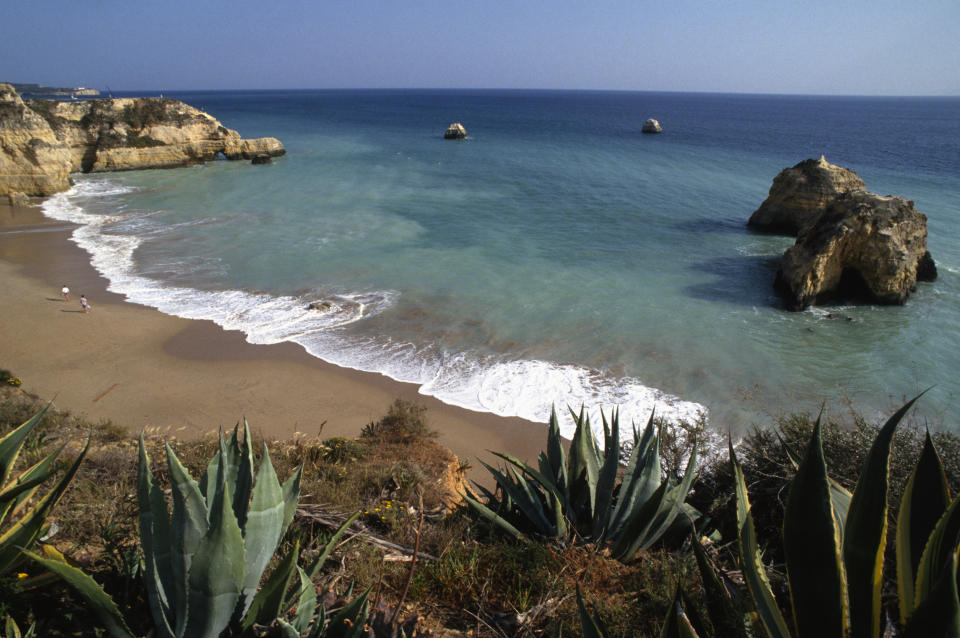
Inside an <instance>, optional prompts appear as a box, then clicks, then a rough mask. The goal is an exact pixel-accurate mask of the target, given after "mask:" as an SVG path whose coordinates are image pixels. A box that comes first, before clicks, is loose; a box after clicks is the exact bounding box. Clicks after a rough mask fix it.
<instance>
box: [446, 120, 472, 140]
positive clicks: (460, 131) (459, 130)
mask: <svg viewBox="0 0 960 638" xmlns="http://www.w3.org/2000/svg"><path fill="white" fill-rule="evenodd" d="M466 137H467V129H465V128H463V124H461V123H460V122H454V123H453V124H451V125H450V126H448V127H447V130H446V131H444V133H443V139H445V140H462V139H464V138H466Z"/></svg>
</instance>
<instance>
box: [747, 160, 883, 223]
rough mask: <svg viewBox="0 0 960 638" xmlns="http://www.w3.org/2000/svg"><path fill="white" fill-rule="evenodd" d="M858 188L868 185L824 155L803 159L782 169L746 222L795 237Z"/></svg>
mask: <svg viewBox="0 0 960 638" xmlns="http://www.w3.org/2000/svg"><path fill="white" fill-rule="evenodd" d="M855 190H866V185H865V184H864V183H863V180H862V179H860V177H859V176H858V175H857V174H856V173H854V172H853V171H851V170H849V169H846V168H843V167H841V166H836V165H835V164H831V163H830V162H828V161H827V160H826V158H824V157H823V156H822V155H821V156H820V159H818V160H815V159H808V160H804V161H802V162H800V163H799V164H797V165H796V166H793V167H791V168H785V169H783V170H782V171H780V174H779V175H777V176H776V177H775V178H774V179H773V185H772V186H770V193H769V194H768V196H767V199H766V200H764V202H763V203H762V204H760V208H758V209H757V210H756V212H754V213H753V215H751V216H750V221H748V222H747V225H749V226H751V227H753V228H756V229H757V230H763V231H766V232H771V233H782V234H785V235H794V236H796V235H797V233H799V232H800V231H801V229H803V227H804V226H806V225H808V224H810V223H812V222H814V221H815V220H816V218H817V216H818V215H819V214H820V213H821V212H822V211H823V210H824V209H825V208H826V207H827V206H829V205H830V204H831V203H832V202H833V201H834V200H835V199H836V198H837V197H839V196H840V195H842V194H843V193H848V192H850V191H855Z"/></svg>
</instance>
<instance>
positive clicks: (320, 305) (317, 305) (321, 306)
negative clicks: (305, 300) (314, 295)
mask: <svg viewBox="0 0 960 638" xmlns="http://www.w3.org/2000/svg"><path fill="white" fill-rule="evenodd" d="M331 308H333V304H332V303H330V302H329V301H312V302H310V304H309V305H308V306H307V310H317V311H319V312H327V311H329V310H330V309H331Z"/></svg>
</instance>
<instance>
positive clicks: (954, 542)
mask: <svg viewBox="0 0 960 638" xmlns="http://www.w3.org/2000/svg"><path fill="white" fill-rule="evenodd" d="M958 542H960V498H955V499H953V502H952V503H951V504H950V507H948V508H947V511H945V512H944V513H943V515H942V516H941V517H940V520H938V521H937V526H936V527H935V528H934V529H933V532H932V533H931V534H930V537H929V539H928V540H927V544H926V546H925V547H924V549H923V554H922V555H921V557H920V567H919V568H918V569H917V580H916V583H915V585H914V606H915V609H919V607H920V606H921V605H923V602H924V599H925V598H927V597H929V596H931V595H932V594H933V592H934V589H935V588H936V586H937V582H938V581H939V580H940V579H941V577H942V576H943V574H944V572H946V571H947V570H948V569H949V565H950V561H951V560H955V558H956V555H957V552H958V551H960V547H958ZM953 569H954V572H955V571H956V563H954V566H953ZM914 613H916V612H914Z"/></svg>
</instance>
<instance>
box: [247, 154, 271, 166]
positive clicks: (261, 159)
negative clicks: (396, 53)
mask: <svg viewBox="0 0 960 638" xmlns="http://www.w3.org/2000/svg"><path fill="white" fill-rule="evenodd" d="M250 163H251V164H271V163H273V158H271V157H270V156H269V155H267V154H266V153H259V154H257V155H254V156H253V159H252V160H250Z"/></svg>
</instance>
